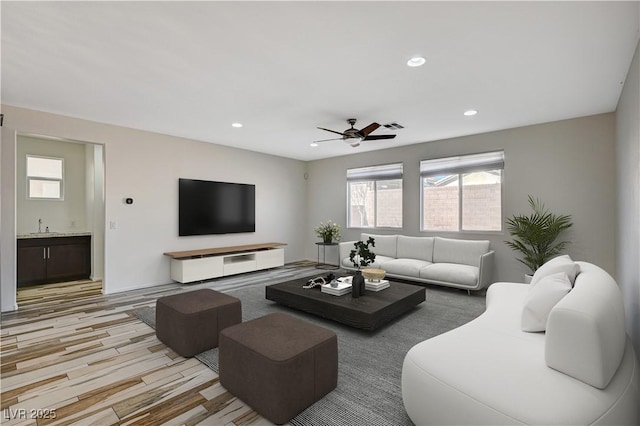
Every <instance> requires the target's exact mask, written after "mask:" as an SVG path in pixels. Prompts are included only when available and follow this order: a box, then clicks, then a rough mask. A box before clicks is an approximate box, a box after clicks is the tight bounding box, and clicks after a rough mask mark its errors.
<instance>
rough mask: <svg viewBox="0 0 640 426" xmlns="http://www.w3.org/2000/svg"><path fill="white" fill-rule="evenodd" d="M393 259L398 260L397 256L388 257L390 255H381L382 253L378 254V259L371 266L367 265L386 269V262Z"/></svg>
mask: <svg viewBox="0 0 640 426" xmlns="http://www.w3.org/2000/svg"><path fill="white" fill-rule="evenodd" d="M392 260H397V259H396V258H395V257H388V256H381V255H378V254H377V255H376V260H375V261H374V262H373V263H372V264H371V265H369V266H367V268H378V269H384V270H385V271H386V266H385V265H386V264H387V263H388V262H390V261H392ZM351 266H353V263H352V264H351Z"/></svg>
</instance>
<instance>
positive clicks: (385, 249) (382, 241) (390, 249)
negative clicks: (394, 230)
mask: <svg viewBox="0 0 640 426" xmlns="http://www.w3.org/2000/svg"><path fill="white" fill-rule="evenodd" d="M369 237H373V239H374V243H375V247H373V248H372V249H371V251H372V252H374V253H375V254H376V256H377V255H382V256H387V257H394V258H397V257H398V256H397V251H396V244H397V242H398V236H397V235H373V234H365V233H362V234H361V235H360V239H361V240H362V241H364V242H366V241H367V240H368V239H369Z"/></svg>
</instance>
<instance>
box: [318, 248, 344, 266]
mask: <svg viewBox="0 0 640 426" xmlns="http://www.w3.org/2000/svg"><path fill="white" fill-rule="evenodd" d="M316 245H317V246H318V262H317V263H316V269H340V253H338V266H334V265H329V264H327V253H326V250H327V246H337V245H338V243H324V242H320V243H316ZM320 247H322V263H320Z"/></svg>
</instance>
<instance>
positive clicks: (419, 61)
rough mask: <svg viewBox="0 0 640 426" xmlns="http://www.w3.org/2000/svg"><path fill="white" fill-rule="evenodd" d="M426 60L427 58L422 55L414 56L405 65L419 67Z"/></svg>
mask: <svg viewBox="0 0 640 426" xmlns="http://www.w3.org/2000/svg"><path fill="white" fill-rule="evenodd" d="M425 62H427V60H426V59H425V58H423V57H422V56H414V57H413V58H411V59H409V60H408V61H407V66H408V67H419V66H422V65H424V63H425Z"/></svg>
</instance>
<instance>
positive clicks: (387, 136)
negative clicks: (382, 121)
mask: <svg viewBox="0 0 640 426" xmlns="http://www.w3.org/2000/svg"><path fill="white" fill-rule="evenodd" d="M395 137H396V135H371V136H367V137H366V138H364V139H362V140H363V141H377V140H380V139H393V138H395Z"/></svg>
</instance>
